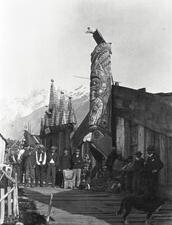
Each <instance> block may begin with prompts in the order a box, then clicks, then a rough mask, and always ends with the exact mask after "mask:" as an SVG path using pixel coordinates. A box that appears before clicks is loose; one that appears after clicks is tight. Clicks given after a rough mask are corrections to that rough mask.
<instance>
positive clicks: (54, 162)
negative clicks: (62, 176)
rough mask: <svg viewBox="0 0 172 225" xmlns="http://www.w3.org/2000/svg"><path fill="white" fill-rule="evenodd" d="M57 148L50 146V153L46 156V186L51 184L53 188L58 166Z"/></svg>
mask: <svg viewBox="0 0 172 225" xmlns="http://www.w3.org/2000/svg"><path fill="white" fill-rule="evenodd" d="M56 150H57V147H56V146H52V147H51V151H50V153H49V154H47V165H48V168H47V185H48V184H49V183H52V187H55V181H56V168H57V167H58V166H59V159H58V155H57V152H56Z"/></svg>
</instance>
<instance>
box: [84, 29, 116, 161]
mask: <svg viewBox="0 0 172 225" xmlns="http://www.w3.org/2000/svg"><path fill="white" fill-rule="evenodd" d="M86 33H90V34H92V36H93V39H94V40H95V42H96V44H97V45H96V47H95V48H94V50H93V52H92V53H91V73H90V110H89V132H90V133H89V134H91V140H92V143H93V144H95V145H97V148H100V151H102V154H103V155H104V156H105V157H106V155H107V153H109V152H110V151H111V148H112V141H111V135H110V133H111V124H110V123H111V121H110V120H111V119H110V117H111V115H110V113H111V103H110V99H111V87H112V72H111V54H112V52H111V43H107V42H106V41H105V40H104V38H103V36H102V35H101V33H100V32H99V31H98V30H97V29H96V30H93V29H91V28H90V27H88V28H87V31H86ZM107 139H108V141H107ZM104 142H106V143H105V145H106V146H107V145H109V146H107V148H109V149H106V150H105V149H102V148H103V146H102V145H101V146H98V145H100V143H104Z"/></svg>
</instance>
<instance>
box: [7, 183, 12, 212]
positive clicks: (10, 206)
mask: <svg viewBox="0 0 172 225" xmlns="http://www.w3.org/2000/svg"><path fill="white" fill-rule="evenodd" d="M10 190H11V187H10V186H8V187H7V191H8V192H10ZM11 197H12V194H11V193H10V194H9V195H8V216H11V215H12V202H11Z"/></svg>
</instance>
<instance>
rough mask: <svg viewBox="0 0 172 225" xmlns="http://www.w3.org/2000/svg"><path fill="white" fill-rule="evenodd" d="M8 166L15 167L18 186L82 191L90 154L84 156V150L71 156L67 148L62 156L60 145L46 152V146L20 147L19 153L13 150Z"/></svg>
mask: <svg viewBox="0 0 172 225" xmlns="http://www.w3.org/2000/svg"><path fill="white" fill-rule="evenodd" d="M6 163H8V164H10V165H11V166H12V167H13V173H16V174H17V177H18V183H19V184H23V185H25V186H29V187H34V186H40V187H43V186H50V185H51V186H52V187H56V186H58V187H64V188H79V186H80V183H81V177H83V176H84V173H85V172H86V170H89V166H90V158H89V156H88V154H86V155H85V156H84V157H81V154H80V150H79V149H76V150H75V151H74V153H73V154H71V152H70V150H69V149H66V148H65V149H64V151H63V154H62V155H60V156H59V154H58V149H57V147H56V146H51V147H50V148H49V149H46V148H45V147H44V146H43V145H42V144H38V145H37V146H25V147H22V146H20V147H19V149H18V150H17V151H14V150H12V151H10V154H9V155H8V157H6Z"/></svg>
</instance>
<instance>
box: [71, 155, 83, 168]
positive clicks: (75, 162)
mask: <svg viewBox="0 0 172 225" xmlns="http://www.w3.org/2000/svg"><path fill="white" fill-rule="evenodd" d="M82 166H83V160H82V157H81V156H80V155H79V157H76V154H75V153H74V154H73V156H72V168H73V169H79V168H80V169H81V168H82Z"/></svg>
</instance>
